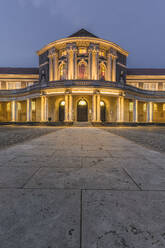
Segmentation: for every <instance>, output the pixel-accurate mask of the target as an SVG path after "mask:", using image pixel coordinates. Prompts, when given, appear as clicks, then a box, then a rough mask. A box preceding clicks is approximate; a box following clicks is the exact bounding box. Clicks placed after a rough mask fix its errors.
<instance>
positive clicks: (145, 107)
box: [143, 103, 147, 112]
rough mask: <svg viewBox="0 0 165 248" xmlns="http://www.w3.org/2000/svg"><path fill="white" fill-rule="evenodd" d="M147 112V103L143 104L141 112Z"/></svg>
mask: <svg viewBox="0 0 165 248" xmlns="http://www.w3.org/2000/svg"><path fill="white" fill-rule="evenodd" d="M146 111H147V103H144V104H143V112H146Z"/></svg>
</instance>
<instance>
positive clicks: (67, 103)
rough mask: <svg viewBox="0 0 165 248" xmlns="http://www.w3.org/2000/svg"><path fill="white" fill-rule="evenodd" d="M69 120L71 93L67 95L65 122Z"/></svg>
mask: <svg viewBox="0 0 165 248" xmlns="http://www.w3.org/2000/svg"><path fill="white" fill-rule="evenodd" d="M68 121H69V94H68V93H66V95H65V122H68Z"/></svg>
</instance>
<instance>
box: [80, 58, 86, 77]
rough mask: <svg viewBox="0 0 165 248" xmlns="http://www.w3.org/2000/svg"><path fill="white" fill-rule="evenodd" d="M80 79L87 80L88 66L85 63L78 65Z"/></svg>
mask: <svg viewBox="0 0 165 248" xmlns="http://www.w3.org/2000/svg"><path fill="white" fill-rule="evenodd" d="M78 77H79V79H85V78H87V66H86V63H84V62H80V63H79V65H78Z"/></svg>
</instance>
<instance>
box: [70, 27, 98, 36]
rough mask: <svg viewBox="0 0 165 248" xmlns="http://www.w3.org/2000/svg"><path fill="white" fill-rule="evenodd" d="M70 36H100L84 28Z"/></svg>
mask: <svg viewBox="0 0 165 248" xmlns="http://www.w3.org/2000/svg"><path fill="white" fill-rule="evenodd" d="M68 37H94V38H98V36H96V35H94V34H92V33H90V32H88V31H87V30H86V29H84V28H82V29H80V30H79V31H77V32H76V33H74V34H72V35H70V36H68Z"/></svg>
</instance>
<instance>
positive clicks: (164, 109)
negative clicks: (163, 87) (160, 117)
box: [163, 103, 165, 111]
mask: <svg viewBox="0 0 165 248" xmlns="http://www.w3.org/2000/svg"><path fill="white" fill-rule="evenodd" d="M163 111H165V103H163Z"/></svg>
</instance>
